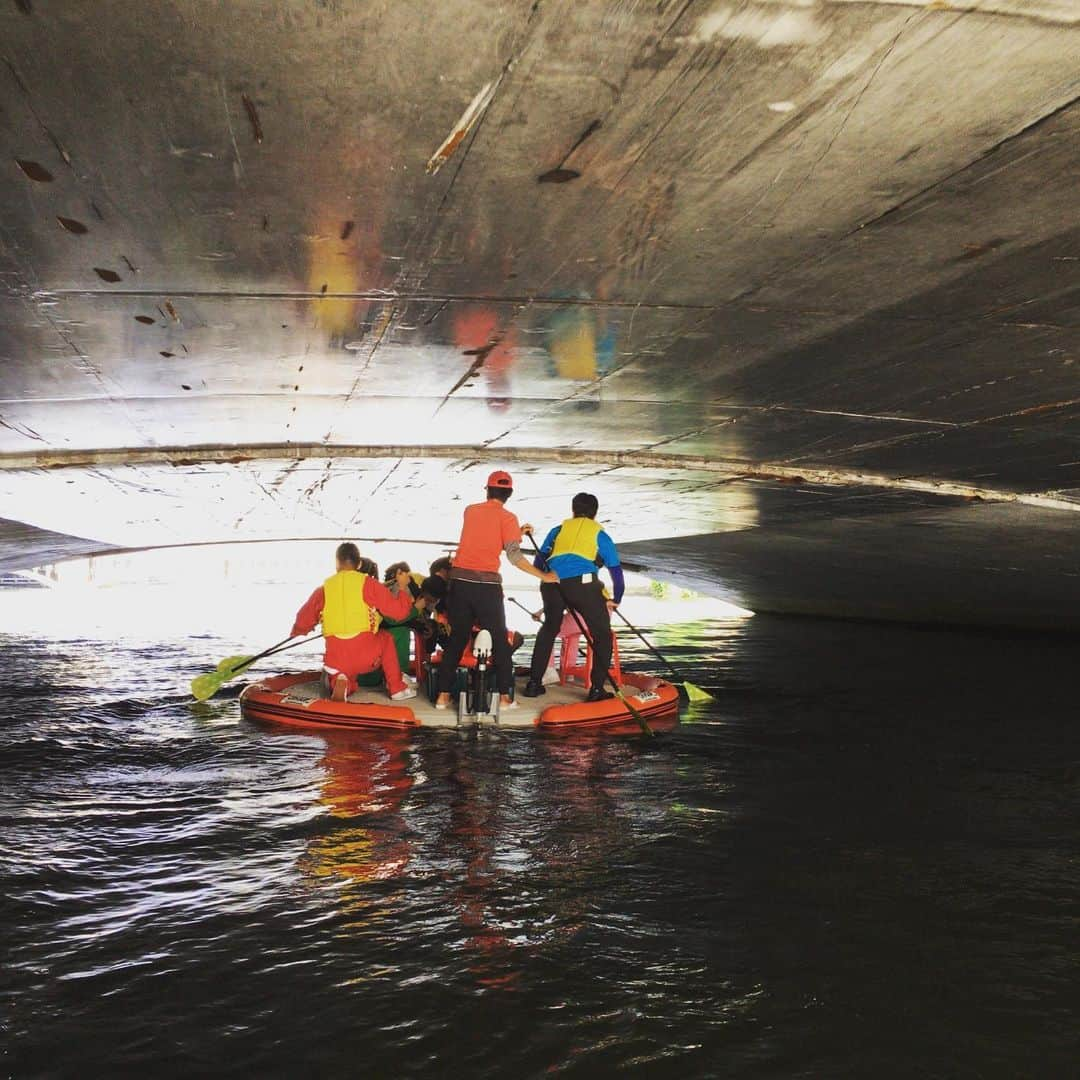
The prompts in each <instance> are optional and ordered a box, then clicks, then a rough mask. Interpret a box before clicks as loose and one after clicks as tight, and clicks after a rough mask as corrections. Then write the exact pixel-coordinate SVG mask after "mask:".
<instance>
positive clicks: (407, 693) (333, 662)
mask: <svg viewBox="0 0 1080 1080" xmlns="http://www.w3.org/2000/svg"><path fill="white" fill-rule="evenodd" d="M336 556H337V573H336V574H334V575H333V576H332V577H328V578H327V579H326V581H324V582H323V583H322V585H320V586H319V587H318V588H317V589H316V590H315V591H314V592H313V593H312V594H311V596H310V597H309V598H308V601H307V603H306V604H304V606H303V607H302V608H301V609H300V610H299V611H298V612H297V613H296V621H295V622H294V623H293V628H292V632H293V637H301V636H303V635H304V634H310V633H311V631H312V630H314V629H315V625H316V624H317V623H319V622H322V632H323V637H324V638H325V639H326V651H325V652H324V654H323V671H325V672H326V674H327V677H328V679H329V681H330V698H331V700H332V701H344V700H345V699H346V698H347V697H348V696H349V694H351V693H352V692H353V691H354V690H355V689H356V676H357V675H361V674H366V673H367V672H371V671H375V670H376V669H378V668H380V667H381V668H382V671H383V675H384V676H385V678H386V688H387V690H388V691H389V692H390V697H391V698H392V699H393V700H394V701H405V700H407V699H408V698H412V697H416V691H415V690H413V689H412V688H411V687H409V686H406V685H405V680H404V679H403V678H402V677H401V663H400V661H399V660H398V655H397V650H396V648H395V647H394V639H393V638H392V637H391V636H390V634H389V633H387V632H386V631H385V630H380V629H379V623H380V618H379V617H380V615H383V616H386V618H388V619H406V618H408V616H409V614H410V612H411V611H412V608H413V598H412V593H410V592H409V575H408V574H407V573H405V572H404V571H401V572H400V573H399V574H398V576H397V585H398V589H399V592H398V595H397V596H394V595H392V594H391V592H390V590H389V589H388V588H387V587H386V586H385V585H383V584H381V583H380V582H379V580H378V579H377V578H376V577H372V576H371V575H369V574H364V573H361V572H360V570H359V569H358V567H359V566H360V564H361V559H360V552H359V551H358V550H357V547H356V545H355V544H350V543H345V544H340V545H339V546H338V549H337V552H336Z"/></svg>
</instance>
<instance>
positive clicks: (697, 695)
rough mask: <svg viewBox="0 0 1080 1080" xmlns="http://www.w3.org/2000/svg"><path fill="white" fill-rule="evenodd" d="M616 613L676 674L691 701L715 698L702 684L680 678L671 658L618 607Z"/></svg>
mask: <svg viewBox="0 0 1080 1080" xmlns="http://www.w3.org/2000/svg"><path fill="white" fill-rule="evenodd" d="M615 614H616V615H618V616H619V618H620V619H622V621H623V622H624V623H626V625H627V626H629V627H630V629H631V630H633V631H634V633H635V634H637V636H638V637H639V638H641V640H642V641H643V642H644V643H645V648H647V649H648V650H649V652H651V653H652V654H653V656H655V657H656V658H657V659H658V660H659V661H660V662H661V663H662V664H663V665H664V667H666V668H667V669H668V671H670V672H671V674H672V675H674V676H675V683H676V685H678V686H681V687H683V689H684V690H685V691H686V696H687V697H688V698H689V699H690V700H691V701H712V700H713V696H712V694H710V693H709V691H708V690H702V689H701V687H700V686H695V685H694V684H693V683H692V682H688V681H687V680H686V679H683V678H680V675H679V669H678V668H677V667H675V665H674V664H673V663H672V662H671V661H670V660H668V659H667V657H666V656H664V654H663V653H662V652H661V651H660V650H659V649H658V648H657V647H656V646H655V645H653V644H652V642H651V641H649V639H648V638H647V637H646V636H645V635H644V634H643V633H642V632H641V631H640V630H639V629H638V628H637V627H636V626H635V625H634V624H633V623H632V622H631V621H630V620H629V619H628V618H627V617H626V616H625V615H624V614H623V613H622V612H621V611H620V610H619V609H618V608H616V609H615Z"/></svg>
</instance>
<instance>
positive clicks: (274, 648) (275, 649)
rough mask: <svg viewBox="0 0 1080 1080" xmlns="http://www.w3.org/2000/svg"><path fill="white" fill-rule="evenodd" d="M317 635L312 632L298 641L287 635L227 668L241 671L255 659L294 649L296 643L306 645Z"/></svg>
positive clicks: (233, 671) (231, 670)
mask: <svg viewBox="0 0 1080 1080" xmlns="http://www.w3.org/2000/svg"><path fill="white" fill-rule="evenodd" d="M318 636H319V635H318V634H312V635H311V636H310V637H306V638H300V639H299V640H298V641H294V640H293V639H292V638H291V637H287V638H285V640H284V641H279V642H278V643H277V644H276V645H271V646H270V648H269V649H264V650H263V651H262V652H261V653H259V654H258V655H257V656H253V657H252V658H251V659H250V660H245V661H244V662H243V663H242V664H237V665H236V667H234V668H229V671H230V672H232V673H236V672H238V671H243V669H244V668H246V667H251V665H252V664H254V663H255V661H256V660H262V659H263V658H264V657H267V656H273V655H275V653H279V652H285V651H286V650H287V649H295V648H296V647H297V646H298V645H306V644H307V643H308V642H309V641H314V640H315V639H316V638H317V637H318ZM230 677H231V676H230Z"/></svg>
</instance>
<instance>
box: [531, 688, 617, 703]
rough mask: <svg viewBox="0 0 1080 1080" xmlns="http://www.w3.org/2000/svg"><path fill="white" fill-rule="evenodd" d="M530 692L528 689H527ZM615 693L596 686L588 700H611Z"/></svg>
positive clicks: (590, 692)
mask: <svg viewBox="0 0 1080 1080" xmlns="http://www.w3.org/2000/svg"><path fill="white" fill-rule="evenodd" d="M526 693H528V691H526ZM614 696H615V695H614V694H613V693H612V692H611V691H610V690H604V689H603V688H596V687H594V688H593V689H592V690H590V691H589V696H588V697H587V698H586V699H585V700H586V701H610V700H611V699H612V698H613V697H614Z"/></svg>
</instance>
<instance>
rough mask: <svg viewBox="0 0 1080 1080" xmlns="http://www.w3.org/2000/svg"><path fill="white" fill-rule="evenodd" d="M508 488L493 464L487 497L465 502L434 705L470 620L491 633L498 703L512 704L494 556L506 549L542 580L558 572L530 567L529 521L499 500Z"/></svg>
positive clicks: (453, 669)
mask: <svg viewBox="0 0 1080 1080" xmlns="http://www.w3.org/2000/svg"><path fill="white" fill-rule="evenodd" d="M513 493H514V482H513V480H511V479H510V474H509V473H507V472H503V471H502V470H497V471H496V472H493V473H492V474H491V475H490V476H489V477H488V481H487V501H486V502H482V503H473V505H472V506H467V507H466V508H465V520H464V523H463V524H462V527H461V540H460V541H459V542H458V547H457V553H456V554H455V555H454V565H453V568H452V569H451V571H450V594H449V598H448V601H447V612H448V615H449V619H450V640H449V641H448V642H447V643H446V647H445V650H444V652H443V658H442V662H441V663H440V664H439V693H438V696H437V697H436V699H435V708H436V709H445V708H446V707H447V706H448V705H449V704H450V688H451V687H452V686H453V685H454V676H455V675H456V674H457V667H458V663H459V661H460V660H461V654H462V653H463V652H464V651H465V645H466V643H467V642H468V640H469V637H470V635H471V634H472V629H473V625H474V624H476V625H477V626H480V627H482V628H483V629H485V630H487V631H489V632H490V634H491V649H492V652H493V653H494V657H495V674H496V677H497V679H498V683H499V693H500V694H501V695H502V701H501V708H503V709H512V708H515V707H516V706H515V705H514V704H513V702H512V701H511V698H510V694H511V692H512V690H513V687H514V666H513V662H512V660H511V653H510V645H509V642H508V641H507V640H506V610H505V609H504V607H503V591H502V577H501V576H500V574H499V556H500V555H501V554H502V553H503V552H505V553H506V557H507V559H509V560H510V562H511V563H513V565H514V566H516V567H517V568H518V569H519V570H524V571H525V573H526V574H531V575H532V576H533V577H535V578H539V579H540V580H541V581H547V582H555V581H558V578H557V576H556V575H555V574H553V573H545V572H544V571H543V570H539V569H537V568H536V567H534V566H533V565H532V563H530V562H529V560H528V559H527V558H526V557H525V555H524V554H523V553H522V550H521V534H522V531H525V532H528V533H531V532H532V526H531V525H525V526H521V525H519V524H518V519H517V518H516V517H515V516H514V515H513V514H511V513H510V511H509V510H507V509H506V506H505V505H504V504H505V503H506V500H507V499H509V498H510V496H511V495H513Z"/></svg>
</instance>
